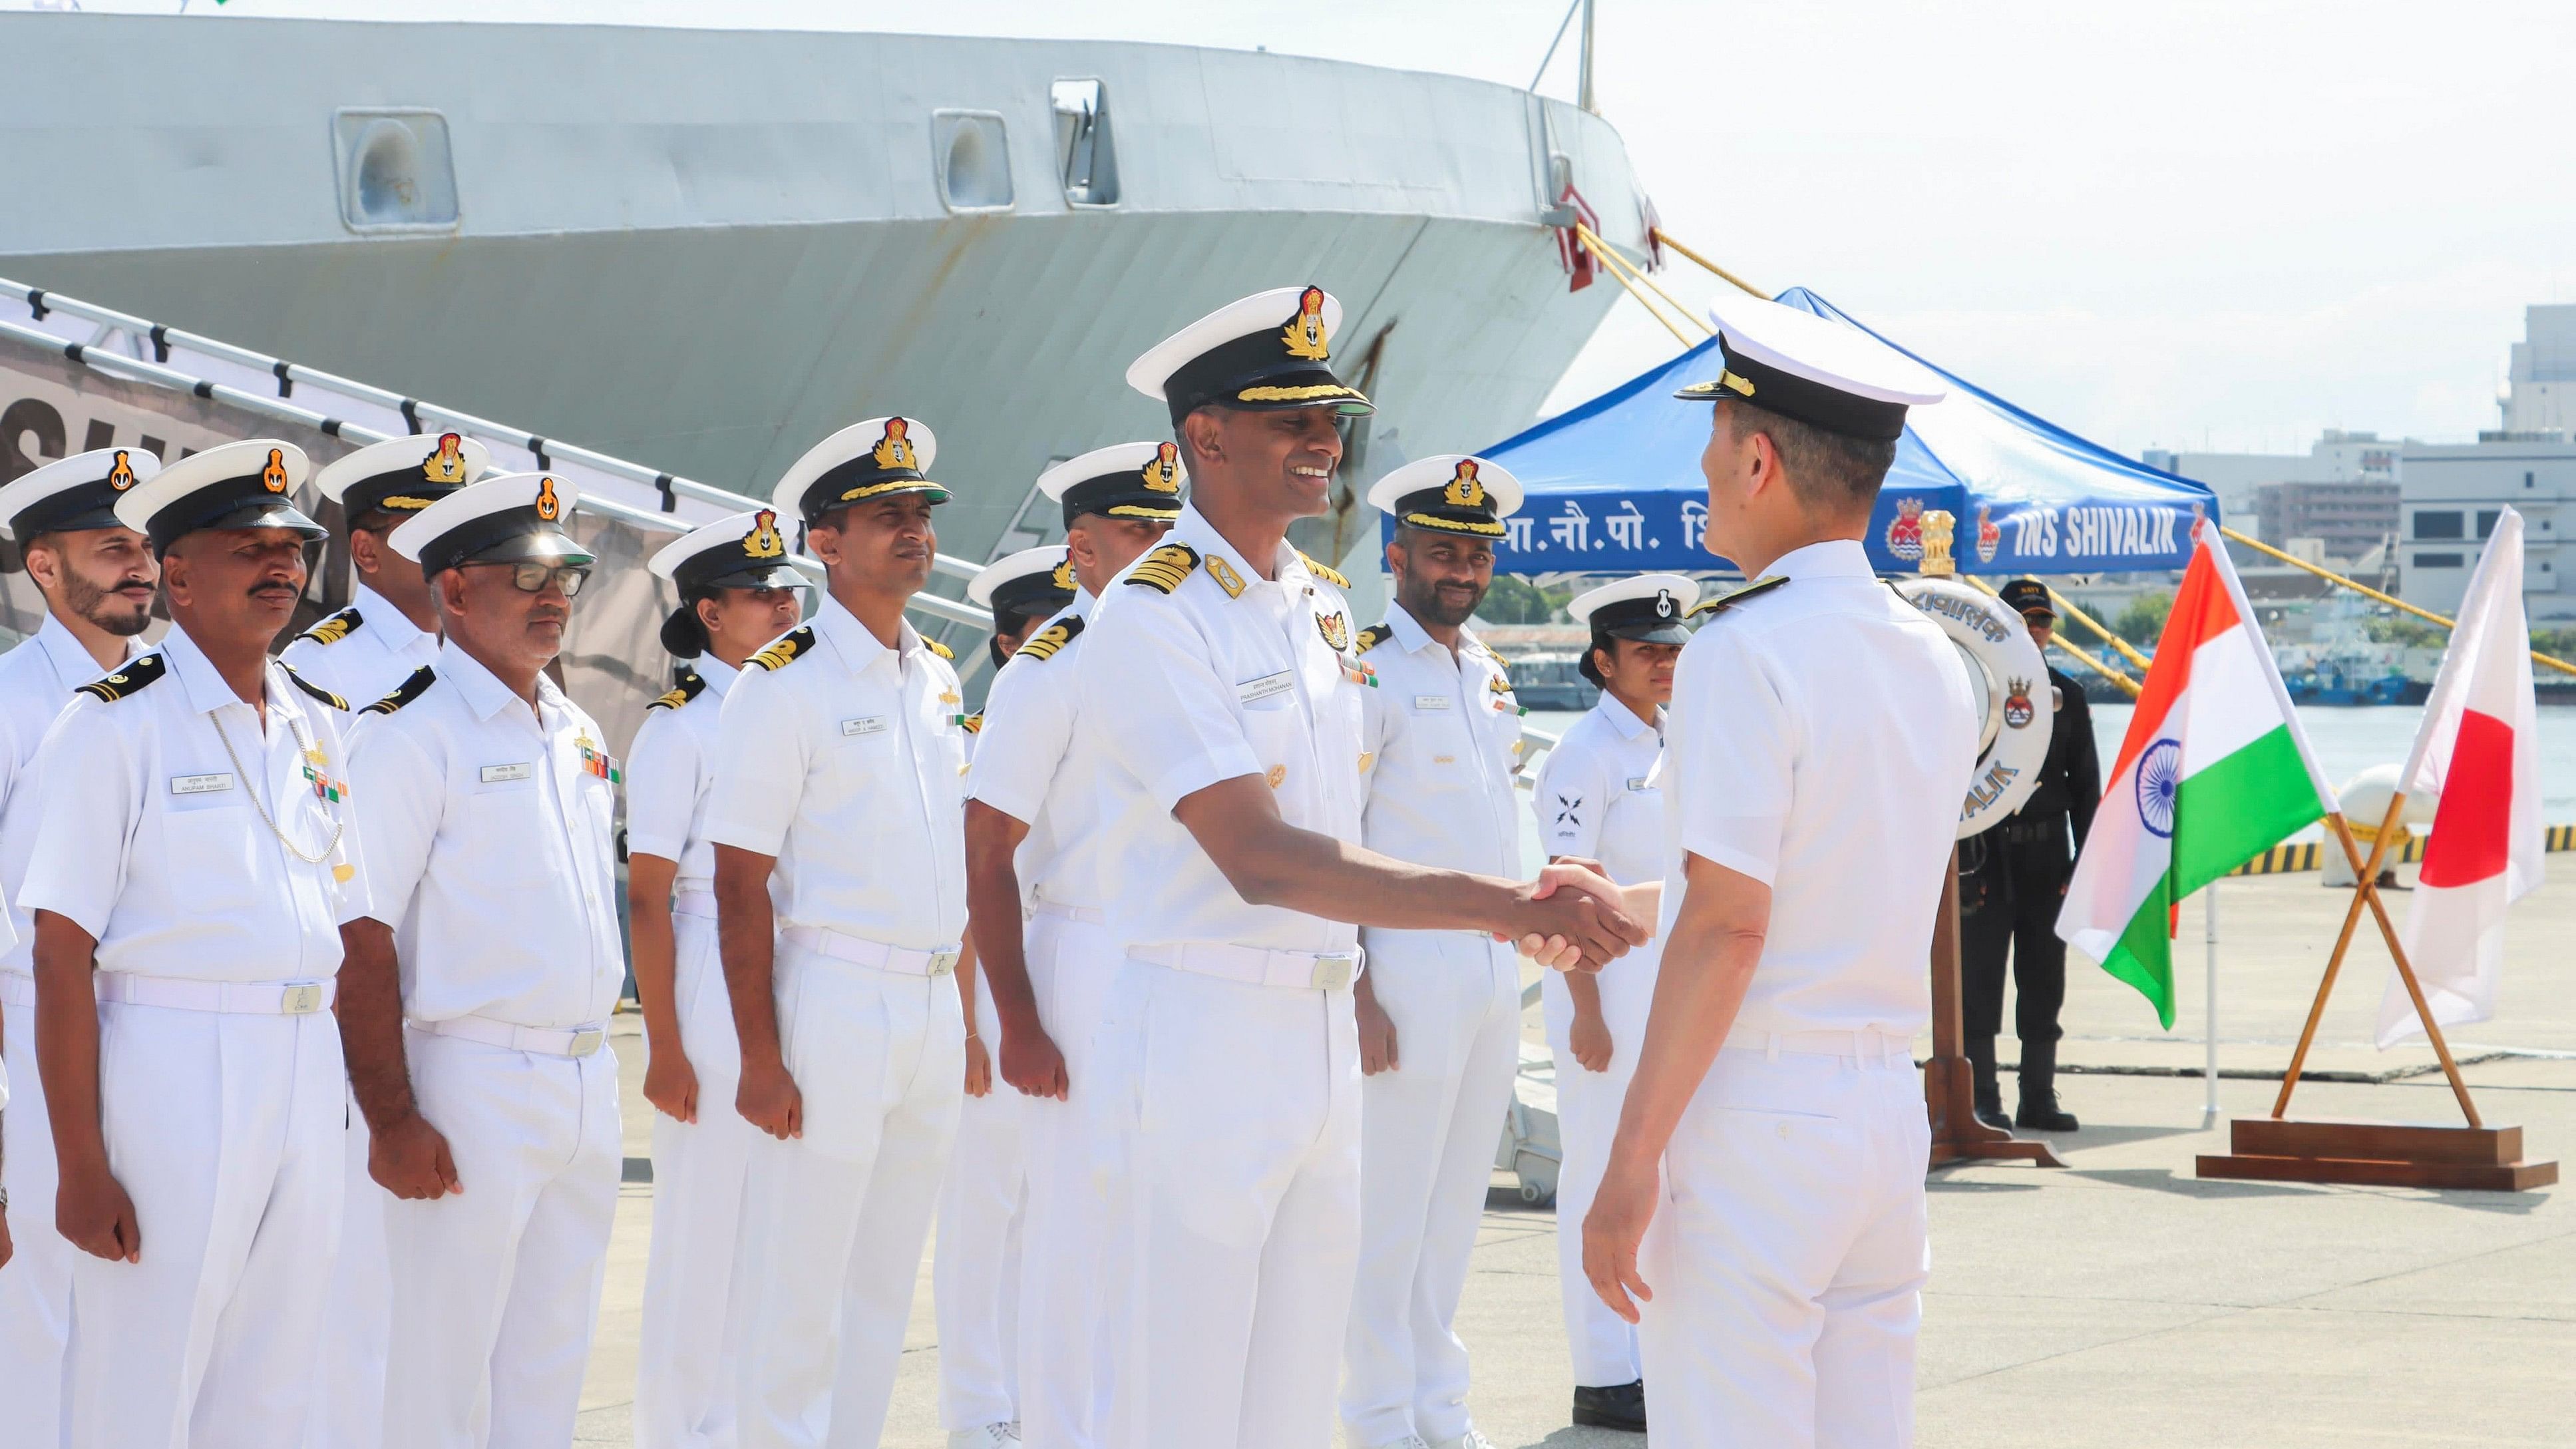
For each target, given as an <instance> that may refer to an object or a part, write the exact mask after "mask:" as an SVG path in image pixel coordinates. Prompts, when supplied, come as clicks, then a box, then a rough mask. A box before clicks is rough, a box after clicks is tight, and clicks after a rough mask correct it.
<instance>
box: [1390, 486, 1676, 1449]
mask: <svg viewBox="0 0 2576 1449" xmlns="http://www.w3.org/2000/svg"><path fill="white" fill-rule="evenodd" d="M1368 501H1369V503H1370V505H1371V506H1373V507H1375V508H1376V509H1378V510H1379V511H1380V512H1382V513H1384V514H1386V515H1387V517H1388V518H1389V519H1391V520H1393V525H1394V536H1393V537H1392V538H1391V539H1390V540H1389V541H1388V542H1387V545H1386V563H1387V568H1388V569H1389V570H1390V571H1391V572H1392V573H1393V574H1394V578H1395V587H1394V594H1395V597H1394V598H1393V599H1392V600H1391V601H1390V602H1389V603H1388V605H1387V610H1386V618H1385V620H1384V621H1383V622H1381V623H1377V624H1373V625H1370V626H1369V627H1368V628H1367V629H1366V630H1363V631H1362V632H1361V634H1360V638H1359V645H1358V648H1357V650H1356V651H1355V652H1356V653H1358V654H1359V655H1360V656H1361V658H1362V659H1363V660H1365V662H1366V664H1367V666H1368V667H1369V668H1370V669H1372V670H1374V671H1375V673H1376V675H1377V687H1376V688H1375V689H1370V690H1365V691H1363V692H1362V694H1361V699H1362V702H1363V704H1364V705H1365V714H1364V717H1363V721H1362V729H1361V736H1360V785H1361V792H1362V797H1363V805H1362V814H1361V822H1360V829H1361V839H1362V840H1363V841H1364V842H1365V843H1366V844H1367V846H1368V848H1369V849H1371V850H1374V851H1377V852H1378V853H1379V854H1381V855H1389V856H1393V857H1395V858H1396V859H1398V860H1407V861H1412V862H1415V863H1416V864H1420V865H1434V866H1440V867H1442V868H1444V869H1448V870H1463V871H1473V872H1476V873H1478V874H1481V875H1490V876H1517V875H1519V874H1520V869H1521V861H1520V829H1519V823H1520V821H1519V817H1520V806H1519V802H1518V801H1517V800H1516V799H1515V798H1514V795H1513V792H1512V771H1513V768H1514V767H1515V766H1516V765H1517V764H1518V763H1519V757H1520V749H1521V709H1520V701H1518V700H1517V699H1515V698H1513V696H1512V686H1511V676H1510V675H1509V674H1508V673H1507V672H1506V671H1505V669H1504V666H1503V661H1502V659H1501V657H1500V656H1498V655H1496V654H1495V653H1494V652H1493V651H1492V650H1490V649H1488V648H1486V647H1485V646H1484V645H1483V644H1482V643H1480V642H1478V641H1477V639H1476V636H1475V633H1474V631H1473V630H1471V629H1469V628H1468V627H1467V621H1468V619H1469V618H1470V617H1471V616H1472V615H1473V614H1474V613H1475V612H1476V606H1477V605H1478V604H1480V603H1482V602H1484V598H1485V591H1486V590H1487V589H1489V588H1491V587H1492V586H1493V582H1494V544H1495V542H1496V541H1497V540H1498V539H1500V538H1501V537H1502V536H1503V522H1502V520H1503V519H1505V518H1508V517H1510V516H1511V515H1512V514H1513V513H1514V512H1516V511H1517V510H1518V509H1519V507H1520V502H1521V487H1520V481H1519V480H1518V479H1516V478H1514V477H1512V475H1511V473H1510V472H1509V471H1507V470H1505V469H1504V468H1502V467H1500V466H1498V465H1496V464H1493V463H1490V462H1487V461H1486V460H1484V459H1481V458H1474V457H1469V456H1466V455H1464V454H1458V453H1441V454H1435V455H1433V456H1431V457H1428V458H1421V459H1417V460H1416V461H1414V462H1411V463H1407V464H1405V465H1404V466H1403V467H1400V468H1397V469H1395V470H1393V471H1392V472H1389V473H1388V474H1387V475H1386V476H1385V477H1383V478H1380V479H1379V480H1378V481H1377V483H1376V485H1375V486H1374V487H1372V488H1370V489H1369V495H1368ZM1360 945H1361V947H1362V948H1363V949H1364V950H1365V951H1366V952H1367V956H1368V970H1367V971H1366V972H1364V973H1362V974H1361V976H1360V979H1359V981H1358V983H1357V985H1356V986H1355V987H1354V989H1353V993H1352V995H1353V1005H1354V1007H1355V1008H1356V1010H1357V1013H1358V1018H1359V1036H1360V1071H1361V1072H1362V1073H1363V1074H1364V1076H1365V1081H1364V1082H1363V1084H1362V1086H1361V1094H1360V1103H1361V1105H1360V1203H1361V1207H1360V1266H1359V1284H1358V1289H1357V1292H1356V1293H1355V1295H1354V1296H1353V1298H1352V1302H1351V1319H1350V1328H1349V1331H1348V1333H1347V1334H1346V1336H1345V1339H1344V1343H1343V1350H1342V1372H1343V1383H1342V1405H1341V1409H1342V1423H1343V1425H1344V1427H1345V1428H1346V1429H1347V1430H1348V1431H1349V1439H1350V1442H1351V1443H1352V1444H1354V1445H1361V1446H1376V1445H1411V1444H1419V1443H1427V1444H1429V1445H1430V1446H1431V1449H1484V1445H1485V1440H1484V1437H1483V1436H1482V1435H1480V1434H1478V1433H1476V1431H1475V1427H1474V1424H1473V1423H1472V1422H1471V1420H1470V1418H1469V1416H1468V1413H1467V1383H1468V1368H1467V1346H1466V1345H1465V1344H1464V1343H1462V1342H1460V1341H1459V1339H1458V1335H1457V1332H1456V1330H1455V1329H1454V1328H1453V1327H1452V1326H1451V1325H1452V1322H1453V1321H1454V1320H1455V1319H1456V1317H1457V1314H1458V1296H1459V1294H1460V1293H1462V1292H1464V1291H1465V1289H1466V1286H1467V1258H1468V1255H1469V1254H1470V1253H1471V1252H1473V1251H1474V1249H1475V1246H1476V1225H1477V1223H1478V1222H1479V1221H1480V1220H1481V1219H1482V1218H1483V1216H1484V1210H1485V1188H1486V1185H1487V1183H1489V1182H1490V1181H1491V1180H1492V1177H1493V1170H1494V1135H1495V1132H1496V1130H1497V1129H1496V1127H1495V1124H1496V1123H1497V1122H1500V1121H1501V1120H1502V1119H1503V1116H1504V1113H1505V1112H1506V1111H1508V1110H1509V1108H1510V1106H1511V1095H1512V1078H1513V1076H1514V1075H1515V1074H1516V1073H1517V1072H1518V1071H1519V1067H1520V1038H1521V981H1520V975H1521V973H1520V956H1519V953H1518V952H1516V951H1515V950H1513V948H1512V946H1511V945H1510V944H1508V943H1504V942H1499V941H1496V940H1495V939H1494V938H1493V937H1492V936H1490V935H1488V934H1486V933H1484V932H1482V931H1454V930H1452V931H1392V930H1378V929H1369V930H1364V931H1362V932H1360ZM1624 959H1625V958H1622V960H1623V961H1624ZM1613 964H1614V965H1616V964H1619V963H1613ZM1551 974H1553V973H1551Z"/></svg>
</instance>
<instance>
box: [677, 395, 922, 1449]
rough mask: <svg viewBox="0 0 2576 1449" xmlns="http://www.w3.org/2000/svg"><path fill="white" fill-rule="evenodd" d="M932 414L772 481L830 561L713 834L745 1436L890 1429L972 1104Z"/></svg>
mask: <svg viewBox="0 0 2576 1449" xmlns="http://www.w3.org/2000/svg"><path fill="white" fill-rule="evenodd" d="M933 447H934V440H933V438H932V437H931V433H930V429H928V428H926V427H923V426H921V425H920V424H919V423H917V422H915V421H914V420H912V419H909V418H902V417H888V418H871V419H869V420H868V421H866V422H863V423H859V424H856V425H854V426H852V427H848V428H844V429H842V430H841V431H840V432H837V433H835V434H833V435H832V436H831V437H829V438H826V439H824V440H823V441H822V442H821V443H819V444H817V445H815V447H814V448H813V449H812V450H810V451H808V452H807V453H806V454H805V456H804V457H802V458H800V459H798V460H797V461H796V464H795V466H793V467H791V468H789V469H788V470H787V475H786V476H785V477H784V478H782V479H780V480H779V484H778V488H777V490H776V492H775V493H774V494H773V495H772V496H773V498H774V500H775V502H776V504H777V507H778V511H779V514H780V515H781V516H782V517H785V516H790V515H792V516H794V517H796V518H799V519H801V520H802V521H803V523H804V526H805V548H806V551H807V552H809V553H811V554H813V555H814V556H815V557H816V558H819V559H821V560H822V561H823V566H824V568H825V570H826V583H825V586H824V596H823V598H822V600H821V601H820V603H819V604H818V605H817V607H816V609H815V612H814V616H813V619H812V621H811V622H810V623H807V624H806V625H804V626H803V627H801V628H798V629H796V630H795V631H793V632H792V633H789V634H787V635H785V636H783V637H781V638H780V639H778V640H777V641H776V642H774V643H772V644H771V645H770V646H769V647H768V648H766V649H763V650H762V651H761V652H760V653H759V654H757V655H755V656H753V659H752V663H751V665H750V667H747V668H746V669H744V670H743V673H742V677H741V678H740V679H737V680H735V681H734V688H733V693H732V695H731V696H729V697H728V698H727V699H726V700H725V707H724V717H723V720H722V722H721V724H720V727H719V729H718V731H717V748H716V782H715V789H714V795H713V798H712V801H711V803H710V806H709V809H708V818H707V838H708V839H710V840H712V841H714V842H715V847H716V850H715V857H716V926H717V931H718V933H719V936H720V949H721V952H722V954H723V958H724V971H725V984H726V987H727V989H728V991H729V992H730V993H731V996H732V1001H733V1017H734V1029H735V1032H736V1035H737V1037H738V1038H739V1040H740V1042H741V1047H742V1068H741V1071H742V1078H741V1085H740V1086H739V1087H738V1088H737V1089H736V1092H735V1101H736V1103H737V1105H738V1107H739V1108H740V1110H741V1112H742V1115H743V1116H744V1117H745V1118H747V1119H749V1120H750V1122H751V1123H752V1125H754V1126H756V1127H758V1128H759V1129H761V1131H763V1132H764V1133H766V1134H768V1136H767V1138H765V1139H764V1140H761V1141H759V1142H755V1143H754V1144H753V1152H752V1163H751V1200H750V1206H749V1207H748V1209H747V1210H746V1216H745V1221H744V1224H743V1232H744V1234H745V1239H744V1241H745V1243H746V1245H747V1251H746V1253H745V1257H744V1278H743V1280H742V1283H743V1292H744V1294H745V1299H744V1305H743V1308H744V1315H745V1316H744V1326H745V1331H744V1334H743V1339H742V1344H741V1348H740V1353H741V1379H740V1384H739V1388H738V1393H739V1398H738V1399H737V1402H736V1406H735V1416H736V1423H737V1425H738V1442H739V1443H740V1444H741V1445H742V1446H743V1449H791V1446H793V1449H810V1446H821V1445H823V1444H826V1443H830V1444H834V1445H842V1444H871V1443H874V1442H875V1441H876V1439H877V1436H878V1434H879V1433H880V1432H881V1431H882V1430H883V1428H884V1425H885V1416H886V1407H887V1404H888V1402H889V1401H890V1399H891V1398H892V1395H893V1392H894V1375H895V1367H896V1364H897V1362H898V1361H899V1360H900V1359H901V1357H902V1354H903V1329H904V1321H905V1318H906V1317H907V1315H908V1314H909V1313H910V1311H911V1306H912V1285H913V1279H914V1277H915V1275H916V1274H917V1272H918V1271H919V1267H920V1263H921V1248H922V1241H923V1239H924V1238H925V1237H926V1236H927V1235H928V1233H929V1230H930V1217H931V1212H932V1210H933V1209H934V1208H935V1207H936V1206H937V1203H938V1198H939V1183H940V1176H941V1174H942V1173H943V1172H944V1171H946V1169H947V1165H948V1151H949V1145H950V1141H951V1139H952V1138H953V1136H954V1134H955V1133H956V1130H957V1104H958V1101H959V1099H960V1097H961V1096H962V1095H963V1093H962V1091H961V1085H962V1079H963V1077H964V1074H965V1061H966V1040H965V1023H964V1021H963V1019H962V1018H961V1016H960V1013H959V1010H958V1005H957V988H956V983H955V981H954V979H953V976H952V973H953V972H954V970H955V968H956V964H957V956H958V951H959V948H960V943H961V941H962V939H963V937H964V935H965V931H966V886H965V877H966V866H965V849H966V848H965V840H964V825H963V821H962V818H961V817H962V812H963V809H964V802H963V799H962V787H963V784H964V782H963V780H962V779H961V776H962V775H963V773H964V770H965V765H966V753H965V730H964V729H963V727H962V726H961V725H960V723H959V715H960V710H961V708H962V706H961V704H960V699H959V694H958V688H957V672H956V671H955V670H954V669H952V668H951V667H950V666H949V660H948V653H947V651H946V650H945V649H943V648H941V647H939V646H937V645H934V644H931V643H930V642H928V641H926V640H924V639H923V638H922V637H921V635H920V634H918V633H916V632H915V631H914V630H913V627H912V626H911V625H910V624H908V623H906V622H905V621H904V616H903V615H904V607H905V605H906V603H907V602H908V601H909V600H910V599H911V597H912V596H913V594H914V593H916V592H917V591H919V590H920V588H921V587H922V585H923V584H925V583H927V582H928V581H929V579H930V564H931V558H932V554H933V550H934V549H936V547H937V546H938V534H937V532H936V530H934V529H933V528H932V527H931V522H930V512H931V508H932V506H933V505H935V504H937V503H940V502H943V501H945V500H946V499H947V497H948V492H947V490H946V489H944V488H942V487H940V486H939V485H938V484H937V483H934V482H932V481H931V480H930V477H929V474H928V472H927V471H926V470H927V469H928V467H929V465H930V462H931V459H932V455H933Z"/></svg>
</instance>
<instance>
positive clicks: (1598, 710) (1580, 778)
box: [1530, 691, 1664, 885]
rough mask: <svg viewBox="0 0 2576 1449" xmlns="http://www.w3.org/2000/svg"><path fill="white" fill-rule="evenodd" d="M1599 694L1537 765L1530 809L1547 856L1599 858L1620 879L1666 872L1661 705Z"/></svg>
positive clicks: (1639, 880)
mask: <svg viewBox="0 0 2576 1449" xmlns="http://www.w3.org/2000/svg"><path fill="white" fill-rule="evenodd" d="M1655 716H1656V717H1655V719H1654V720H1653V721H1652V722H1651V723H1650V722H1648V721H1646V720H1642V719H1639V718H1637V715H1636V712H1635V711H1634V710H1631V709H1629V708H1628V707H1627V706H1626V705H1624V704H1621V703H1620V702H1619V699H1618V696H1616V695H1613V694H1610V693H1608V692H1607V691H1605V692H1603V694H1602V696H1601V702H1600V703H1598V704H1596V705H1594V706H1593V707H1592V708H1591V709H1589V710H1587V711H1585V712H1584V714H1583V717H1582V718H1581V719H1578V720H1576V721H1575V722H1574V723H1573V724H1571V725H1568V726H1566V730H1565V737H1564V738H1563V739H1561V740H1559V741H1557V745H1556V748H1555V749H1553V750H1550V751H1548V755H1547V758H1546V759H1545V760H1543V761H1541V762H1540V763H1539V767H1538V783H1537V787H1536V788H1535V789H1533V790H1532V791H1531V792H1530V812H1531V814H1533V815H1534V816H1536V817H1537V819H1538V839H1539V845H1540V847H1541V848H1542V849H1544V850H1545V851H1546V852H1547V853H1548V854H1549V855H1551V856H1555V855H1572V856H1579V857H1581V858H1583V859H1585V860H1597V861H1599V862H1601V864H1602V865H1603V866H1604V867H1606V868H1607V869H1608V870H1609V872H1610V878H1611V879H1612V880H1614V881H1617V882H1619V883H1620V884H1621V885H1637V884H1640V883H1642V882H1645V881H1651V880H1662V879H1663V878H1664V790H1663V779H1662V769H1661V767H1662V763H1663V755H1664V733H1663V711H1662V710H1657V711H1655Z"/></svg>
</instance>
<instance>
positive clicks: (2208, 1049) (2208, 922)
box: [2200, 881, 2218, 1132]
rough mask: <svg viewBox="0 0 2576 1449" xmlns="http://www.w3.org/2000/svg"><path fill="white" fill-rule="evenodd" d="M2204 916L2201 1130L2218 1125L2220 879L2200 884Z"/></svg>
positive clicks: (2201, 916) (2202, 920)
mask: <svg viewBox="0 0 2576 1449" xmlns="http://www.w3.org/2000/svg"><path fill="white" fill-rule="evenodd" d="M2200 919H2201V923H2202V925H2203V926H2204V927H2206V929H2205V930H2204V931H2203V932H2202V937H2203V944H2204V946H2206V948H2207V951H2206V954H2205V957H2204V960H2203V962H2202V969H2203V970H2204V972H2205V973H2206V975H2207V981H2206V985H2205V988H2204V990H2203V991H2202V993H2201V996H2202V1000H2203V1002H2204V1004H2205V1005H2206V1006H2207V1007H2208V1011H2209V1029H2208V1032H2207V1033H2206V1035H2207V1038H2208V1040H2207V1042H2206V1043H2205V1045H2204V1049H2203V1051H2202V1054H2201V1072H2200V1079H2201V1101H2200V1130H2201V1131H2203V1132H2206V1131H2208V1130H2209V1129H2210V1128H2212V1127H2215V1126H2217V1125H2218V882H2216V881H2211V882H2210V883H2209V884H2207V885H2205V886H2202V887H2201V888H2200Z"/></svg>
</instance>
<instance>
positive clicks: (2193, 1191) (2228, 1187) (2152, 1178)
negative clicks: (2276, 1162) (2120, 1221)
mask: <svg viewBox="0 0 2576 1449" xmlns="http://www.w3.org/2000/svg"><path fill="white" fill-rule="evenodd" d="M2068 1175H2069V1176H2072V1177H2088V1178H2091V1179H2093V1180H2094V1181H2096V1182H2107V1183H2109V1184H2111V1185H2112V1186H2114V1187H2142V1188H2145V1189H2146V1190H2148V1191H2149V1192H2164V1193H2171V1194H2173V1195H2174V1196H2176V1197H2200V1198H2238V1197H2297V1196H2300V1195H2302V1194H2305V1193H2311V1192H2314V1191H2316V1190H2317V1189H2316V1188H2314V1187H2312V1186H2310V1185H2308V1184H2306V1183H2296V1182H2236V1181H2229V1180H2223V1179H2216V1178H2199V1177H2182V1176H2178V1175H2177V1174H2176V1173H2175V1172H2174V1170H2173V1169H2172V1168H2170V1167H2076V1168H2069V1169H2068Z"/></svg>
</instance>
